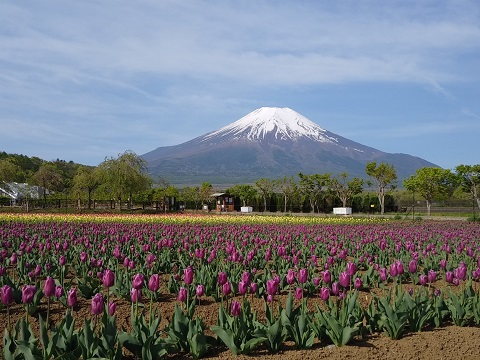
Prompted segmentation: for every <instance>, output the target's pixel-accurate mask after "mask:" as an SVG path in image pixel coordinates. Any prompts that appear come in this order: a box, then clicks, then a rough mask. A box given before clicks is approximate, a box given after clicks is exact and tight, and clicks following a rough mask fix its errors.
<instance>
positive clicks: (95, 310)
mask: <svg viewBox="0 0 480 360" xmlns="http://www.w3.org/2000/svg"><path fill="white" fill-rule="evenodd" d="M91 310H92V314H93V315H100V314H101V313H102V312H103V295H102V294H100V293H97V294H95V296H94V297H93V299H92V304H91Z"/></svg>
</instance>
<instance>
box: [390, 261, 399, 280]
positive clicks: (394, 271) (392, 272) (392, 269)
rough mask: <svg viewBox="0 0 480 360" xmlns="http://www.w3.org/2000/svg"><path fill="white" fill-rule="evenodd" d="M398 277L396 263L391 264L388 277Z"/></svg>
mask: <svg viewBox="0 0 480 360" xmlns="http://www.w3.org/2000/svg"><path fill="white" fill-rule="evenodd" d="M397 275H398V268H397V264H396V263H393V264H392V265H390V276H391V277H395V276H397Z"/></svg>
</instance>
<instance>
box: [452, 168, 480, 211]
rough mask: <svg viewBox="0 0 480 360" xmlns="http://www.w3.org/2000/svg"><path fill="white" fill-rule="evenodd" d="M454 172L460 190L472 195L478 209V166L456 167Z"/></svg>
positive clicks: (479, 179)
mask: <svg viewBox="0 0 480 360" xmlns="http://www.w3.org/2000/svg"><path fill="white" fill-rule="evenodd" d="M455 171H456V174H457V176H458V180H459V182H460V184H461V185H462V189H463V190H464V191H465V192H470V193H471V194H472V197H473V200H474V201H475V202H476V203H477V207H478V209H480V164H477V165H458V166H457V167H456V168H455Z"/></svg>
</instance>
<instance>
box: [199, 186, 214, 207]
mask: <svg viewBox="0 0 480 360" xmlns="http://www.w3.org/2000/svg"><path fill="white" fill-rule="evenodd" d="M212 193H213V186H212V184H210V183H209V182H204V183H202V186H200V188H199V189H198V195H199V197H200V199H201V201H202V203H203V204H204V203H207V205H208V206H210V203H211V202H212V197H211V196H210V195H212Z"/></svg>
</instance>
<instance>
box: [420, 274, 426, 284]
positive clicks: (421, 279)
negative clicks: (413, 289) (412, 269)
mask: <svg viewBox="0 0 480 360" xmlns="http://www.w3.org/2000/svg"><path fill="white" fill-rule="evenodd" d="M418 279H419V281H420V285H423V286H425V285H427V275H425V274H422V275H420V276H419V278H418Z"/></svg>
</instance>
